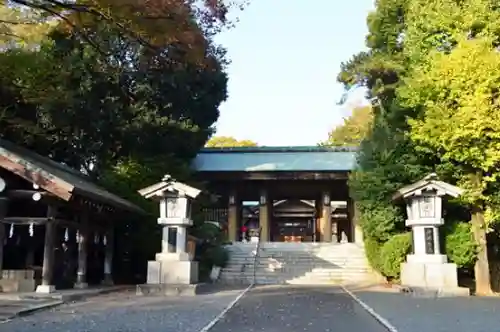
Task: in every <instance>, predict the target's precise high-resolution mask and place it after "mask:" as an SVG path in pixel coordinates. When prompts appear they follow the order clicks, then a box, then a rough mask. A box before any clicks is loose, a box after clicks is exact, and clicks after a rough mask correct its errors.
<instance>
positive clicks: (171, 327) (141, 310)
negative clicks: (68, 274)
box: [0, 290, 241, 332]
mask: <svg viewBox="0 0 500 332" xmlns="http://www.w3.org/2000/svg"><path fill="white" fill-rule="evenodd" d="M240 293H241V290H235V291H225V292H220V293H216V294H206V295H199V296H196V297H180V298H172V297H171V298H166V297H138V296H136V295H135V294H134V293H133V292H123V293H114V294H109V295H103V296H98V297H94V298H90V299H88V300H87V301H85V302H80V303H74V304H68V305H64V306H61V307H59V308H57V309H53V310H51V311H47V312H40V313H36V314H34V315H32V316H27V317H24V318H17V319H14V320H12V321H10V322H6V323H3V324H0V332H142V331H148V332H156V331H159V332H174V331H175V332H197V331H199V330H200V329H202V328H203V327H204V326H205V325H207V324H208V323H209V322H210V321H211V320H213V319H214V318H215V317H216V316H217V315H219V313H220V312H221V311H222V310H224V309H225V308H226V307H227V306H228V305H229V304H230V303H231V302H232V301H233V300H234V299H235V298H236V297H237V296H238V295H239V294H240Z"/></svg>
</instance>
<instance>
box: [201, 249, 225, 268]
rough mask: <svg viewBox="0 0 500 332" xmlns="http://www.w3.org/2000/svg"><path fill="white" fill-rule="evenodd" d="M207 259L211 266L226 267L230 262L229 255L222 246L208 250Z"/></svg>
mask: <svg viewBox="0 0 500 332" xmlns="http://www.w3.org/2000/svg"><path fill="white" fill-rule="evenodd" d="M206 257H207V259H208V261H209V262H210V265H211V266H218V267H225V266H226V264H227V261H228V260H229V253H228V251H227V250H226V249H225V248H224V247H222V246H217V247H211V248H210V249H208V250H207V252H206Z"/></svg>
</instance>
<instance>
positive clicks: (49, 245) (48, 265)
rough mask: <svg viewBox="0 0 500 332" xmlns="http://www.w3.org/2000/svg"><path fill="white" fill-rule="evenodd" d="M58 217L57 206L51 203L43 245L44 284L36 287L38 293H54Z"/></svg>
mask: <svg viewBox="0 0 500 332" xmlns="http://www.w3.org/2000/svg"><path fill="white" fill-rule="evenodd" d="M56 217H57V208H56V207H55V206H52V205H49V206H48V209H47V218H48V220H47V222H46V223H45V242H44V247H43V267H42V284H41V285H39V286H38V287H37V288H36V291H37V292H38V293H52V292H54V291H55V286H54V285H53V284H52V281H53V280H52V279H53V269H54V242H55V237H56V224H55V223H54V219H55V218H56Z"/></svg>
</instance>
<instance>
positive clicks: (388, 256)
mask: <svg viewBox="0 0 500 332" xmlns="http://www.w3.org/2000/svg"><path fill="white" fill-rule="evenodd" d="M410 250H411V233H410V232H408V233H401V234H397V235H394V236H393V237H391V238H390V239H389V240H388V241H387V242H385V243H384V244H383V245H382V248H381V249H380V261H381V264H380V265H381V266H380V268H381V272H382V274H383V275H384V276H386V277H387V278H389V279H391V280H398V279H399V276H400V274H401V263H404V262H405V260H406V255H408V254H409V253H410Z"/></svg>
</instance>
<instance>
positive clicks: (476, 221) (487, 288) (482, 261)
mask: <svg viewBox="0 0 500 332" xmlns="http://www.w3.org/2000/svg"><path fill="white" fill-rule="evenodd" d="M471 228H472V234H473V235H474V240H475V241H476V243H477V245H478V254H477V261H476V265H475V266H474V274H475V279H476V294H478V295H489V294H492V293H493V292H492V290H491V282H490V266H489V262H488V248H487V245H486V224H485V222H484V212H483V210H482V209H481V208H476V209H474V210H473V212H472V227H471Z"/></svg>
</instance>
